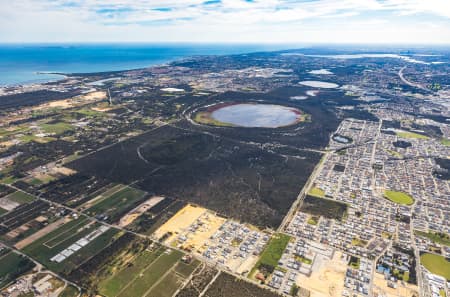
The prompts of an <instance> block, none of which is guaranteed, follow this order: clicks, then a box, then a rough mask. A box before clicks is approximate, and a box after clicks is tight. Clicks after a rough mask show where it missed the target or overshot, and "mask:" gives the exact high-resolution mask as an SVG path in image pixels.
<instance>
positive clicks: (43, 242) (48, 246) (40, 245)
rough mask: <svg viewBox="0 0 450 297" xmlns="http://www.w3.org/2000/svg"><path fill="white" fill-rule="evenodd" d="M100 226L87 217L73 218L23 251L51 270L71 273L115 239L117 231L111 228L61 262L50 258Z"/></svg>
mask: <svg viewBox="0 0 450 297" xmlns="http://www.w3.org/2000/svg"><path fill="white" fill-rule="evenodd" d="M99 226H100V224H98V223H93V222H91V221H89V220H88V219H86V218H79V219H76V220H72V221H70V222H68V223H66V224H64V225H62V226H61V227H59V228H58V229H56V230H54V231H52V232H50V233H48V234H47V235H45V236H43V237H41V238H39V239H38V240H36V241H34V242H33V243H31V244H30V245H28V246H26V247H25V248H24V249H23V252H25V253H26V254H28V255H30V256H31V257H34V258H36V259H37V260H39V261H40V262H41V263H43V264H45V265H46V266H47V267H48V268H49V269H51V270H54V271H56V272H64V273H69V272H70V271H71V270H73V269H75V268H76V267H77V266H78V265H79V264H81V263H82V262H83V261H84V260H86V259H88V258H90V257H92V256H94V255H95V254H96V253H98V252H99V251H100V250H102V249H103V248H104V247H106V246H107V245H108V244H109V243H110V242H111V241H112V240H113V237H114V235H115V234H116V233H117V231H116V230H114V229H109V230H108V231H106V232H105V233H103V234H101V235H100V236H98V237H97V238H95V239H94V240H92V241H90V242H89V243H88V244H87V245H86V246H83V247H82V248H81V249H80V250H78V251H77V252H75V253H74V254H72V255H71V256H69V257H67V258H66V259H65V260H63V261H62V262H61V263H56V262H53V261H51V260H50V259H51V258H53V257H54V256H56V255H57V254H59V253H60V252H61V251H63V250H65V249H66V248H68V247H69V246H71V245H72V244H73V243H75V242H77V241H78V240H79V239H81V238H83V237H84V236H86V235H88V234H90V233H91V232H93V231H94V230H97V229H98V227H99Z"/></svg>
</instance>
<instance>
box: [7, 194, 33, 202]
mask: <svg viewBox="0 0 450 297" xmlns="http://www.w3.org/2000/svg"><path fill="white" fill-rule="evenodd" d="M7 198H8V199H9V200H11V201H14V202H17V203H20V204H24V203H28V202H31V201H33V200H34V197H33V196H31V195H29V194H27V193H24V192H22V191H17V192H14V193H11V194H9V195H8V196H7Z"/></svg>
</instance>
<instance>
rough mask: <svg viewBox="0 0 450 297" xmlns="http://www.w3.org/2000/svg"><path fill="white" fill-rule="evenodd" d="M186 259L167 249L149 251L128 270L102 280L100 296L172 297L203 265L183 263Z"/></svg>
mask: <svg viewBox="0 0 450 297" xmlns="http://www.w3.org/2000/svg"><path fill="white" fill-rule="evenodd" d="M182 256H183V253H181V252H179V251H175V250H168V249H166V248H164V247H159V248H157V249H155V250H153V251H149V250H145V251H143V252H142V253H140V254H139V255H138V256H136V257H135V258H134V259H133V260H132V261H131V262H130V263H128V264H127V265H126V267H125V268H123V269H121V270H119V271H115V273H114V274H113V275H112V276H110V277H108V278H106V279H104V280H102V281H101V282H100V283H99V285H98V288H99V293H100V294H101V295H103V296H106V297H116V296H123V297H126V296H130V297H131V296H152V297H153V296H154V297H163V296H172V295H173V293H175V291H176V290H177V289H178V288H179V287H180V286H181V284H182V283H183V280H184V279H186V278H187V277H189V275H190V274H191V273H192V272H193V271H194V270H195V269H196V268H197V266H198V265H199V264H200V262H199V261H197V260H194V261H192V262H191V263H189V264H186V263H184V262H181V261H180V259H181V257H182Z"/></svg>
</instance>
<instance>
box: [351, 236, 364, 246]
mask: <svg viewBox="0 0 450 297" xmlns="http://www.w3.org/2000/svg"><path fill="white" fill-rule="evenodd" d="M366 244H367V241H365V240H362V239H360V238H356V237H354V238H353V239H352V245H354V246H360V247H365V246H366Z"/></svg>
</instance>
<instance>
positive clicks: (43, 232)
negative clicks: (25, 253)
mask: <svg viewBox="0 0 450 297" xmlns="http://www.w3.org/2000/svg"><path fill="white" fill-rule="evenodd" d="M68 221H70V219H69V218H67V217H66V218H62V219H60V220H57V221H56V222H53V223H51V224H49V225H48V226H46V227H45V228H43V229H41V230H39V231H37V232H36V233H33V234H32V235H30V236H28V237H27V238H25V239H23V240H21V241H19V242H18V243H16V244H15V245H14V247H15V248H16V249H19V250H20V249H23V248H24V247H26V246H27V245H29V244H30V243H32V242H33V241H35V240H37V239H39V238H41V237H42V236H44V235H47V234H48V233H50V232H52V231H53V230H55V229H57V228H58V227H59V226H62V225H64V224H65V223H67V222H68Z"/></svg>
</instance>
